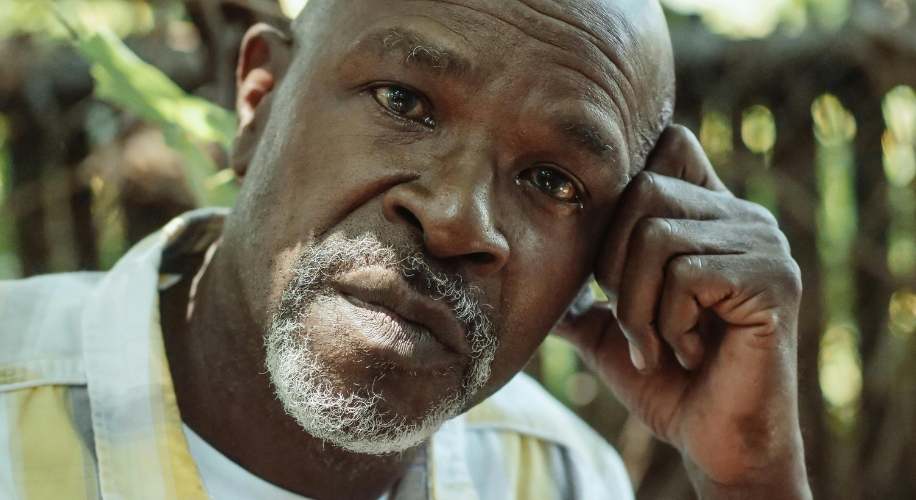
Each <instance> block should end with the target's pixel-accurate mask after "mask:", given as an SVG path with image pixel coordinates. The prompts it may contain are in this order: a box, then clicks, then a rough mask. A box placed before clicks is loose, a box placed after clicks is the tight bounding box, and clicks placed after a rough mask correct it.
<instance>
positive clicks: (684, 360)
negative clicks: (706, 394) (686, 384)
mask: <svg viewBox="0 0 916 500" xmlns="http://www.w3.org/2000/svg"><path fill="white" fill-rule="evenodd" d="M674 356H675V357H677V362H678V363H680V364H681V366H683V367H684V369H685V370H688V371H689V370H690V365H689V363H687V360H686V359H684V358H683V357H681V354H680V353H678V352H676V353H674Z"/></svg>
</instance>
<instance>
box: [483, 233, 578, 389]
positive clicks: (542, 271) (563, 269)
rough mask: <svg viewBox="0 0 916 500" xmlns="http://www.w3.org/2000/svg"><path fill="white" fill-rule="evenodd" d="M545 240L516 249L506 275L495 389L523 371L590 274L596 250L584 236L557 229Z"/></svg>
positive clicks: (543, 237) (494, 378)
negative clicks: (584, 239) (590, 264)
mask: <svg viewBox="0 0 916 500" xmlns="http://www.w3.org/2000/svg"><path fill="white" fill-rule="evenodd" d="M541 236H542V237H540V238H535V239H533V240H532V241H533V243H529V244H527V245H525V244H524V243H522V244H520V245H518V246H517V250H514V254H515V258H514V259H513V261H512V263H511V265H510V266H507V269H506V274H505V280H504V282H503V288H502V298H501V305H502V308H501V309H502V314H501V315H500V323H501V338H500V347H499V352H498V353H497V357H496V359H495V360H494V366H493V380H492V382H493V383H504V382H506V381H508V380H509V379H510V378H511V377H512V376H514V375H515V373H517V372H518V371H520V370H521V369H522V368H523V367H524V365H525V364H526V363H527V362H528V360H529V359H530V358H531V356H532V355H533V354H534V352H535V350H536V349H537V348H538V346H539V345H540V344H541V342H542V341H543V340H544V337H546V336H547V334H548V333H549V332H550V330H551V329H552V328H553V326H554V325H555V324H556V323H557V321H559V320H560V319H561V318H562V316H563V314H564V313H565V312H566V309H567V308H568V307H569V304H570V303H571V302H572V301H573V299H574V298H575V297H576V295H577V294H578V292H579V290H580V289H581V287H582V284H583V283H584V282H585V280H586V279H587V278H588V276H589V275H590V274H591V269H590V268H589V265H588V264H589V263H590V262H592V258H591V254H592V253H593V249H592V248H591V247H592V246H594V245H588V244H587V242H585V241H583V238H582V236H581V233H578V232H574V230H572V229H570V230H569V231H568V232H564V231H562V230H556V229H555V230H554V232H553V233H552V234H551V236H550V237H549V238H548V237H546V236H544V235H541ZM518 247H520V248H518Z"/></svg>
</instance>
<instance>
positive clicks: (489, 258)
mask: <svg viewBox="0 0 916 500" xmlns="http://www.w3.org/2000/svg"><path fill="white" fill-rule="evenodd" d="M465 257H466V258H467V259H468V260H469V261H471V262H473V263H474V264H491V263H492V262H493V261H494V260H496V257H494V256H493V254H491V253H487V252H476V253H472V254H468V255H466V256H465Z"/></svg>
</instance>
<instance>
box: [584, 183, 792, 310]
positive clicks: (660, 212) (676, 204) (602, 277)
mask: <svg viewBox="0 0 916 500" xmlns="http://www.w3.org/2000/svg"><path fill="white" fill-rule="evenodd" d="M764 212H765V213H764ZM646 218H661V219H691V220H697V221H704V220H707V221H708V220H727V219H730V220H744V219H751V220H760V221H766V222H769V223H772V224H773V225H775V221H774V220H773V217H772V215H770V214H769V212H766V210H765V209H762V208H760V207H757V206H756V205H753V204H752V203H748V202H746V201H743V200H739V199H737V198H735V197H733V196H731V194H728V193H724V192H713V191H709V190H708V189H705V188H702V187H699V186H696V185H693V184H690V183H688V182H685V181H682V180H679V179H674V178H671V177H665V176H662V175H658V174H655V173H651V172H643V173H641V174H639V175H637V176H636V178H635V179H634V180H633V182H631V183H630V185H629V186H628V187H627V189H626V191H625V192H624V193H623V195H622V196H621V199H620V202H619V203H618V205H617V209H616V213H615V215H614V220H613V221H612V223H611V227H610V229H609V230H608V234H607V239H606V240H605V244H604V247H603V248H602V250H601V254H600V256H599V260H598V263H597V265H596V270H595V277H596V278H597V279H598V283H599V284H600V285H601V286H602V288H604V289H605V290H604V291H605V293H606V294H607V295H608V298H609V299H610V302H611V304H612V305H615V306H616V304H617V302H618V300H617V299H618V295H619V291H620V280H621V278H622V271H623V265H624V262H625V260H626V256H627V249H628V248H629V246H630V238H631V237H632V235H633V232H634V228H635V227H636V226H637V224H639V223H640V221H642V220H643V219H646Z"/></svg>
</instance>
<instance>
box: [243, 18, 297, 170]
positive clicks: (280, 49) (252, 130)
mask: <svg viewBox="0 0 916 500" xmlns="http://www.w3.org/2000/svg"><path fill="white" fill-rule="evenodd" d="M291 54H292V40H291V39H290V38H289V37H288V36H287V35H285V34H284V33H282V32H280V30H278V29H276V28H274V27H273V26H269V25H267V24H264V23H260V24H256V25H254V26H252V27H251V29H249V30H248V32H247V33H246V34H245V38H244V39H243V40H242V48H241V52H240V54H239V64H238V70H237V72H236V77H237V86H238V97H237V98H236V103H235V108H236V112H237V113H238V118H239V125H238V130H237V131H236V135H235V141H234V144H233V148H232V156H231V159H230V162H231V166H232V170H234V171H235V175H236V177H237V178H238V179H239V181H241V180H243V179H244V178H245V174H246V173H247V172H248V166H249V164H250V163H251V160H252V158H253V157H254V154H255V151H256V150H257V147H258V143H259V142H260V140H261V135H262V134H263V132H264V125H265V124H266V123H267V118H268V117H269V116H270V108H271V103H272V102H273V95H274V94H273V90H274V88H275V87H276V86H277V85H278V84H279V82H280V81H281V80H282V79H283V75H284V74H285V73H286V70H287V68H288V67H289V63H290V58H291Z"/></svg>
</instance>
